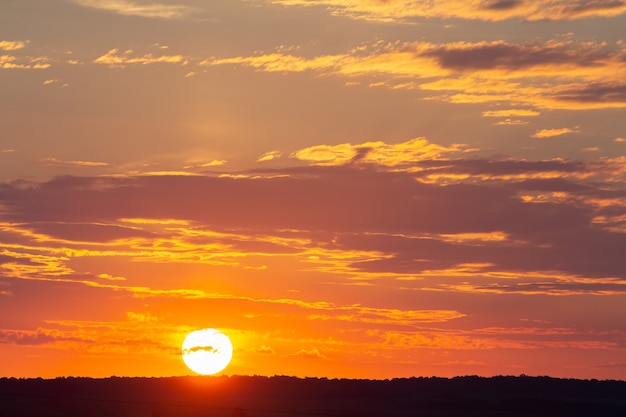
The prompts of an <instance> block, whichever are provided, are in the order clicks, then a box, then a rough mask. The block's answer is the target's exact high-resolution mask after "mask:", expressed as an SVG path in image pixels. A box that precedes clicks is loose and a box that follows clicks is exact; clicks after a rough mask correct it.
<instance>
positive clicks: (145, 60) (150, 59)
mask: <svg viewBox="0 0 626 417" xmlns="http://www.w3.org/2000/svg"><path fill="white" fill-rule="evenodd" d="M132 53H133V51H132V50H130V49H129V50H127V51H124V52H122V53H120V50H119V49H117V48H115V49H111V50H110V51H109V52H107V53H106V54H104V55H102V56H100V57H98V58H96V59H95V60H94V62H95V63H96V64H105V65H109V66H111V67H117V66H125V65H128V64H141V65H147V64H156V63H166V64H186V58H185V57H184V56H182V55H160V56H154V55H153V54H151V53H148V54H144V55H141V56H134V57H133V56H132V55H131V54H132Z"/></svg>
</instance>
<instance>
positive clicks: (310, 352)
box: [292, 348, 326, 359]
mask: <svg viewBox="0 0 626 417" xmlns="http://www.w3.org/2000/svg"><path fill="white" fill-rule="evenodd" d="M292 356H299V357H302V358H311V359H326V356H324V355H322V354H321V353H320V351H319V350H318V349H317V348H312V349H300V350H299V351H298V352H296V353H294V354H293V355H292Z"/></svg>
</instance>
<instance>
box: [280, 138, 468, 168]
mask: <svg viewBox="0 0 626 417" xmlns="http://www.w3.org/2000/svg"><path fill="white" fill-rule="evenodd" d="M463 148H464V145H459V144H457V145H452V146H450V147H444V146H440V145H435V144H433V143H430V142H428V140H426V139H425V138H415V139H411V140H409V141H407V142H403V143H398V144H386V143H384V142H382V141H378V142H365V143H361V144H358V145H352V144H349V143H344V144H340V145H333V146H328V145H316V146H311V147H309V148H304V149H300V150H298V151H295V152H293V153H292V154H291V157H292V158H297V159H299V160H302V161H308V162H311V163H313V164H316V165H322V166H330V165H344V164H346V163H348V162H364V163H375V164H380V165H385V166H397V165H402V164H407V163H411V162H416V161H419V160H425V159H437V158H440V157H442V156H443V155H445V154H449V153H460V152H463V150H464V149H463Z"/></svg>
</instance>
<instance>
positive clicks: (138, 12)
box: [72, 0, 197, 19]
mask: <svg viewBox="0 0 626 417" xmlns="http://www.w3.org/2000/svg"><path fill="white" fill-rule="evenodd" d="M72 1H73V2H74V3H75V4H77V5H79V6H84V7H89V8H93V9H100V10H106V11H110V12H113V13H117V14H120V15H123V16H139V17H146V18H159V19H180V18H183V17H186V16H188V15H190V14H192V13H194V12H196V11H197V9H196V8H194V7H190V6H183V5H170V4H163V3H151V2H144V1H129V0H72Z"/></svg>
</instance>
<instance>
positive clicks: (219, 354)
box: [183, 329, 233, 375]
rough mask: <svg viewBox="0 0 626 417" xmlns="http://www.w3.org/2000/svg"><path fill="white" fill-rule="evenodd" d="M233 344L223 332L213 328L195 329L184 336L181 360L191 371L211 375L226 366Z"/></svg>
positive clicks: (231, 354)
mask: <svg viewBox="0 0 626 417" xmlns="http://www.w3.org/2000/svg"><path fill="white" fill-rule="evenodd" d="M232 357H233V345H232V344H231V343H230V339H229V338H228V336H226V335H225V334H224V333H222V332H220V331H219V330H215V329H203V330H196V331H193V332H191V333H189V334H188V335H187V337H185V341H184V342H183V361H184V362H185V365H187V366H188V367H189V369H191V370H192V371H194V372H196V373H199V374H202V375H211V374H215V373H218V372H219V371H221V370H223V369H224V368H226V366H228V364H229V363H230V360H231V359H232Z"/></svg>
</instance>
